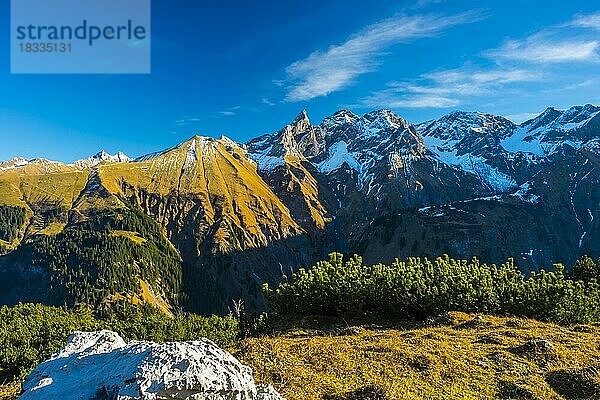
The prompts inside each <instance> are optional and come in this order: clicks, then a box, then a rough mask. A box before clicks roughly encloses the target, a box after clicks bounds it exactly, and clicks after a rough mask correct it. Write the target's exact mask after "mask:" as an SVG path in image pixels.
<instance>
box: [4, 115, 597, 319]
mask: <svg viewBox="0 0 600 400" xmlns="http://www.w3.org/2000/svg"><path fill="white" fill-rule="evenodd" d="M599 149H600V107H596V106H592V105H585V106H576V107H572V108H570V109H568V110H564V111H561V110H556V109H553V108H549V109H547V110H546V111H544V112H543V113H542V114H541V115H539V116H538V117H536V118H533V119H531V120H529V121H526V122H524V123H522V124H519V125H517V124H514V123H513V122H511V121H510V120H508V119H506V118H504V117H501V116H496V115H491V114H485V113H479V112H453V113H450V114H448V115H445V116H443V117H441V118H439V119H437V120H433V121H428V122H424V123H421V124H417V125H414V124H411V123H410V122H408V121H406V120H405V119H403V118H401V117H400V116H398V115H396V114H395V113H393V112H392V111H389V110H378V111H372V112H369V113H367V114H365V115H363V116H359V115H357V114H355V113H353V112H351V111H349V110H340V111H337V112H335V113H334V114H333V115H331V116H329V117H327V118H325V119H324V120H323V121H322V122H321V123H320V124H318V125H313V123H312V122H311V121H310V119H309V117H308V115H307V113H306V111H302V112H300V114H298V116H297V117H296V118H294V119H293V120H292V121H291V122H290V123H289V124H288V125H286V126H284V127H283V128H282V129H280V130H278V131H276V132H273V133H272V134H267V135H263V136H260V137H258V138H256V139H252V140H250V141H249V142H248V143H245V144H238V143H236V142H234V141H233V140H231V139H229V138H227V137H222V138H220V139H214V138H208V137H202V136H193V137H191V138H190V139H188V140H186V141H185V142H183V143H180V144H178V145H176V146H174V147H172V148H169V149H166V150H163V151H159V152H155V153H151V154H147V155H144V156H141V157H138V158H136V159H133V160H132V159H130V158H129V157H127V156H125V155H124V154H122V153H117V154H116V155H114V156H112V155H109V154H107V153H106V152H100V153H98V154H96V155H95V156H92V157H90V158H88V159H85V160H80V161H78V162H75V163H74V164H73V165H67V164H62V163H57V162H52V161H48V160H44V159H36V160H26V159H22V158H16V159H13V160H11V161H9V162H4V163H0V213H1V214H0V215H4V216H5V218H4V219H3V220H2V221H8V222H3V223H2V224H0V253H2V254H5V255H2V256H0V272H2V273H3V276H4V277H6V279H5V280H4V281H3V282H4V283H2V284H0V303H5V304H10V303H14V302H17V301H43V302H46V303H54V304H64V303H65V302H67V303H69V304H71V303H72V304H74V303H75V302H78V301H86V302H89V303H92V304H100V303H102V302H103V301H109V300H110V299H113V298H115V296H116V297H123V296H124V297H126V298H130V299H131V300H132V301H138V302H139V301H142V302H150V303H153V304H155V305H157V306H160V307H163V308H165V309H169V308H171V307H175V306H179V307H184V308H186V309H190V310H194V311H197V312H205V313H212V312H221V313H226V312H227V311H228V310H229V309H230V308H231V307H232V304H233V303H232V302H233V301H234V300H235V301H239V300H243V302H244V303H245V305H246V306H247V308H248V309H261V308H262V307H264V305H265V303H264V299H263V297H262V294H261V290H260V287H261V285H262V284H263V283H265V282H268V283H272V284H276V283H278V282H280V281H281V279H283V276H284V275H285V276H290V275H291V274H292V273H293V272H294V271H295V270H296V269H297V268H300V267H308V266H310V265H312V263H313V262H315V261H316V260H319V259H321V258H322V257H324V256H325V255H326V254H327V253H329V252H331V251H334V250H337V251H342V252H348V253H350V252H356V253H359V254H361V255H363V257H364V259H365V261H366V262H371V261H373V262H375V261H377V262H379V261H391V260H392V259H394V258H395V257H406V256H433V255H438V254H444V253H446V254H450V255H452V256H454V257H457V258H464V257H467V256H471V255H478V256H480V257H481V258H485V259H487V260H490V261H495V262H498V261H502V260H505V259H506V257H514V258H515V259H516V261H517V262H518V263H519V264H520V265H521V266H522V267H523V268H524V269H527V270H529V269H537V268H541V267H544V266H548V265H551V263H552V262H555V261H561V262H565V263H567V264H569V263H572V262H573V261H574V260H575V258H576V257H577V256H578V255H580V254H589V255H591V256H594V257H598V256H600V247H599V246H598V243H600V222H599V221H600V150H599ZM90 246H93V248H94V250H93V251H92V250H91V247H90Z"/></svg>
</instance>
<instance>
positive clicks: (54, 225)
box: [35, 222, 67, 236]
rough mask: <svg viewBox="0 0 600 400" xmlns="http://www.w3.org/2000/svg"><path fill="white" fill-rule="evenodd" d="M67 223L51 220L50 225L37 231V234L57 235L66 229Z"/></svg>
mask: <svg viewBox="0 0 600 400" xmlns="http://www.w3.org/2000/svg"><path fill="white" fill-rule="evenodd" d="M65 226H67V224H65V223H62V222H50V223H49V224H48V226H46V227H45V228H44V229H41V230H39V231H37V232H35V234H36V235H46V236H56V235H58V234H59V233H61V232H62V231H63V229H65Z"/></svg>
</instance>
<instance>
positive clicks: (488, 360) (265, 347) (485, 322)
mask: <svg viewBox="0 0 600 400" xmlns="http://www.w3.org/2000/svg"><path fill="white" fill-rule="evenodd" d="M450 316H451V318H450V322H449V323H446V324H443V325H441V326H427V325H425V324H422V325H421V326H416V327H415V326H414V324H413V325H412V327H411V325H410V324H399V325H397V326H396V327H386V328H384V327H377V326H369V327H367V328H361V327H348V328H345V329H338V330H337V331H336V330H334V331H330V332H327V333H325V332H322V331H321V332H319V331H310V330H308V331H306V330H305V331H294V332H291V333H286V334H284V335H281V336H275V337H265V338H258V339H247V340H245V341H244V342H243V343H242V344H241V346H240V347H239V348H238V349H236V350H235V354H236V356H237V357H238V358H239V359H240V360H241V361H242V362H243V363H245V364H246V365H249V366H250V367H252V368H253V370H254V374H255V378H256V379H257V380H258V381H260V382H264V383H270V384H272V385H274V386H275V387H276V388H277V389H278V390H279V391H280V393H281V394H282V395H283V396H284V397H285V398H286V399H287V400H317V399H319V400H321V399H330V400H334V399H337V400H344V399H348V400H349V399H379V398H385V399H399V400H400V399H415V400H416V399H420V400H421V399H477V400H480V399H497V398H523V399H527V398H531V399H544V400H545V399H563V398H564V399H588V398H589V399H597V398H600V389H598V387H600V380H599V379H598V376H596V375H595V372H594V370H593V368H592V369H589V367H593V366H597V365H599V363H600V350H599V345H600V328H599V327H596V326H586V327H579V328H572V329H569V328H566V327H561V326H557V325H554V324H545V323H541V322H537V321H533V320H525V319H516V318H496V317H490V316H484V317H475V316H473V315H467V314H462V313H451V314H450ZM535 339H544V340H547V341H549V342H550V343H551V344H552V345H553V348H552V350H551V351H549V353H550V354H544V352H543V351H542V352H541V353H539V354H538V353H535V352H533V353H530V352H527V351H524V350H522V348H520V347H519V346H522V345H523V344H526V343H528V342H529V341H531V340H535ZM586 368H588V369H587V370H586ZM590 371H591V372H590ZM561 374H562V375H561ZM569 374H571V375H569ZM586 374H587V375H586ZM584 375H585V377H584ZM568 376H571V378H572V379H571V381H569V379H568ZM586 377H587V378H586ZM586 379H587V381H586ZM578 385H579V386H578ZM585 385H587V386H585ZM595 388H596V389H598V391H597V392H594V390H596V389H595ZM376 389H380V390H381V391H382V393H385V397H377V396H376V395H374V394H372V395H371V397H369V396H366V395H364V394H363V395H362V397H361V395H359V393H360V392H361V390H362V392H369V391H375V392H377V390H376ZM557 391H558V392H560V393H561V394H562V395H563V397H561V396H560V395H559V394H557ZM586 392H587V393H586ZM594 396H599V397H594Z"/></svg>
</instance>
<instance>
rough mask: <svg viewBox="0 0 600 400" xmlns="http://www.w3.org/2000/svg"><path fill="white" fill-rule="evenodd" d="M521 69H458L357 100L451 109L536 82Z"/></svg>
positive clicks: (372, 104)
mask: <svg viewBox="0 0 600 400" xmlns="http://www.w3.org/2000/svg"><path fill="white" fill-rule="evenodd" d="M540 78H541V74H539V73H537V72H533V71H528V70H524V69H491V70H473V69H472V68H461V69H453V70H446V71H440V72H433V73H428V74H424V75H422V76H421V77H420V78H419V79H418V80H416V81H410V82H391V83H390V84H388V87H387V88H386V89H383V90H381V91H378V92H374V93H372V94H371V95H370V96H367V97H365V98H363V99H361V100H360V105H362V106H365V107H385V108H450V107H455V106H458V105H460V104H461V103H462V102H463V101H464V100H465V99H466V98H469V97H475V96H484V95H487V94H490V93H492V92H494V91H498V90H499V89H502V88H504V87H505V86H507V85H510V84H512V83H523V82H532V81H536V80H539V79H540Z"/></svg>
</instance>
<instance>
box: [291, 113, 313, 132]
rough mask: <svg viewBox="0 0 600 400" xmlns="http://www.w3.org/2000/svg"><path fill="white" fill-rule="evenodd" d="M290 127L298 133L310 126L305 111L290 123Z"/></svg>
mask: <svg viewBox="0 0 600 400" xmlns="http://www.w3.org/2000/svg"><path fill="white" fill-rule="evenodd" d="M291 126H292V127H293V128H294V129H296V130H300V131H302V130H305V129H307V128H308V127H309V126H310V120H309V119H308V114H307V113H306V110H302V111H300V113H299V114H298V115H297V116H296V118H294V120H293V121H292V123H291Z"/></svg>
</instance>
